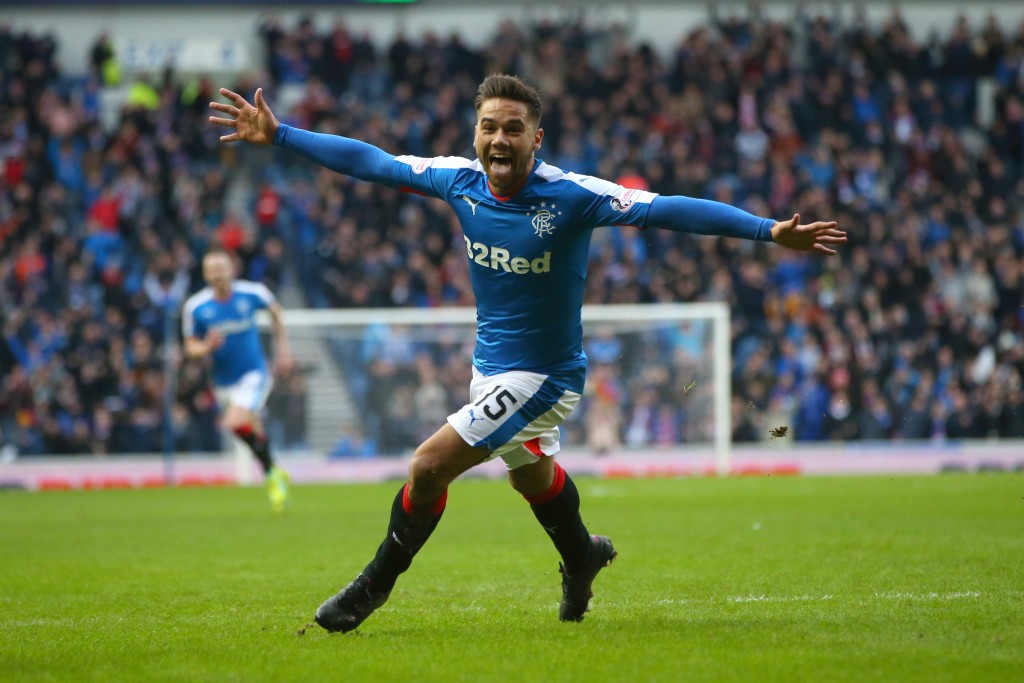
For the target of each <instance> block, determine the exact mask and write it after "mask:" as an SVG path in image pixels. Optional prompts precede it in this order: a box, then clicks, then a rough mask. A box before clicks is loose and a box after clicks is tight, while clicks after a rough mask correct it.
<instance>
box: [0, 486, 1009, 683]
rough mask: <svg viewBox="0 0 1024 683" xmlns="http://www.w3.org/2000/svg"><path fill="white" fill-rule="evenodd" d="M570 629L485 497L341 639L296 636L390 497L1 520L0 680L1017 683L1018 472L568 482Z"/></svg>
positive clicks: (78, 503) (123, 506) (84, 508)
mask: <svg viewBox="0 0 1024 683" xmlns="http://www.w3.org/2000/svg"><path fill="white" fill-rule="evenodd" d="M578 484H579V488H580V492H581V495H582V498H583V516H584V520H585V521H586V522H587V524H588V525H589V527H590V529H591V530H592V531H594V532H600V533H603V534H607V535H609V536H611V538H612V539H613V540H614V541H615V545H616V548H617V549H618V550H619V558H618V559H617V560H616V561H615V563H614V564H613V565H612V567H611V568H610V569H607V570H605V571H604V572H602V574H601V575H600V576H599V577H598V579H597V581H596V582H595V592H596V597H595V598H594V600H593V601H592V609H591V612H590V614H589V615H588V616H587V618H586V620H585V621H584V622H583V623H580V624H563V623H560V622H559V621H558V617H557V612H558V600H559V597H560V588H559V580H560V577H559V574H558V572H557V557H556V555H555V552H554V549H553V548H552V547H551V545H550V543H549V542H548V540H547V538H546V537H545V536H544V534H543V532H542V531H541V529H540V528H539V526H538V525H537V523H536V522H535V521H534V519H533V516H532V515H531V514H530V511H529V509H528V507H527V505H526V503H525V502H523V501H522V499H521V498H519V497H518V496H517V495H516V494H515V493H514V492H513V491H512V490H511V488H510V487H508V485H507V484H505V483H504V482H497V481H484V480H479V479H468V480H466V481H458V482H456V483H455V484H454V485H453V486H452V489H451V493H450V496H449V501H448V510H447V512H446V513H445V519H444V520H443V522H442V523H441V526H440V527H439V528H438V530H437V532H436V533H435V535H434V537H433V538H432V539H431V541H430V543H429V544H428V545H427V546H426V547H425V548H424V550H423V551H422V552H421V553H420V555H419V557H417V559H416V561H415V562H414V564H413V567H412V569H411V570H410V572H409V573H408V574H406V575H405V576H404V577H402V579H401V580H400V581H399V584H398V586H397V587H396V589H395V592H394V593H393V594H392V597H391V600H390V602H388V603H387V604H386V605H385V606H384V607H383V608H382V609H381V610H380V611H378V612H377V613H376V614H374V615H373V616H372V617H371V618H370V619H369V620H367V622H366V623H364V624H363V625H362V627H361V628H359V629H358V630H357V631H355V632H354V633H351V634H347V635H340V634H338V635H328V634H327V633H325V632H323V631H321V630H320V629H319V628H318V627H316V626H315V625H310V624H311V621H312V615H313V611H314V610H315V609H316V607H317V605H319V604H320V602H321V601H322V600H323V599H325V598H326V597H328V596H329V595H331V594H333V593H334V592H335V591H337V590H338V589H339V588H340V587H341V586H342V585H344V584H345V583H346V582H347V581H348V580H349V579H351V578H352V577H353V576H354V575H355V574H356V573H357V572H358V571H359V570H360V569H361V568H362V567H363V565H364V564H365V563H366V561H367V560H368V559H369V558H370V556H371V554H372V552H373V550H374V549H375V548H376V545H377V543H378V542H379V540H380V538H381V537H382V535H383V531H384V528H385V524H386V515H387V512H388V509H389V506H390V504H391V499H392V496H393V494H394V492H395V491H396V490H397V488H398V485H399V484H398V483H397V482H396V483H393V484H385V485H346V486H342V485H334V486H326V485H323V486H299V487H296V488H295V491H294V501H293V504H292V507H291V508H290V509H289V510H288V512H287V513H285V514H283V515H274V514H273V513H271V511H270V509H269V505H268V503H267V501H266V499H265V496H264V492H263V491H262V490H261V489H258V488H207V489H194V488H192V489H189V488H185V489H157V490H139V491H128V490H118V491H84V492H56V493H35V494H26V493H5V494H2V495H0V547H2V552H0V680H2V681H103V682H104V683H109V682H110V681H216V682H218V683H224V682H226V681H246V682H248V681H302V682H303V683H318V682H320V681H352V682H359V681H443V682H445V683H451V682H453V681H473V682H479V681H545V682H546V681H586V682H591V683H603V682H607V681H671V682H676V681H752V680H753V681H759V682H765V681H785V682H790V681H816V682H817V681H858V682H860V681H1022V680H1024V473H1020V472H1016V473H1000V474H996V473H990V474H977V475H964V474H957V475H939V476H924V477H909V476H897V477H890V476H875V477H842V478H838V477H837V478H814V477H763V478H693V479H674V480H669V479H658V480H592V479H580V480H579V481H578Z"/></svg>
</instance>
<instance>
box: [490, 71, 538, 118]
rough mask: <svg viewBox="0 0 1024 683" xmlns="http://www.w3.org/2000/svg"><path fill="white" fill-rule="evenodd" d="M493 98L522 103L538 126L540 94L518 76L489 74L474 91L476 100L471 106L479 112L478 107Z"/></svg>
mask: <svg viewBox="0 0 1024 683" xmlns="http://www.w3.org/2000/svg"><path fill="white" fill-rule="evenodd" d="M495 97H500V98H502V99H506V100H515V101H516V102H522V103H524V104H525V105H526V107H527V109H528V110H529V113H530V118H532V119H533V120H534V122H535V123H536V124H537V125H538V126H539V125H540V115H541V111H542V110H543V107H542V105H541V100H540V94H539V93H538V92H537V90H536V88H534V87H533V86H530V85H527V84H526V82H524V81H523V80H522V79H521V78H519V77H518V76H509V75H508V74H491V75H490V76H488V77H487V78H485V79H484V80H483V82H482V83H481V84H480V87H478V88H477V89H476V98H475V99H474V100H473V106H475V107H476V110H477V112H479V111H480V105H481V104H483V103H484V100H490V99H494V98H495Z"/></svg>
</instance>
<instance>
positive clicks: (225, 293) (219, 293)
mask: <svg viewBox="0 0 1024 683" xmlns="http://www.w3.org/2000/svg"><path fill="white" fill-rule="evenodd" d="M213 298H214V299H220V300H221V301H223V300H224V299H230V298H231V285H228V286H227V287H224V288H222V289H214V290H213Z"/></svg>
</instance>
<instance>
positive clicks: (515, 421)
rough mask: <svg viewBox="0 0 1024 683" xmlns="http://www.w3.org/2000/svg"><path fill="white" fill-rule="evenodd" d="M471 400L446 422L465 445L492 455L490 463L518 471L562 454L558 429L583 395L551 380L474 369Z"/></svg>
mask: <svg viewBox="0 0 1024 683" xmlns="http://www.w3.org/2000/svg"><path fill="white" fill-rule="evenodd" d="M469 400H470V401H471V403H467V404H466V405H464V406H462V408H460V409H459V411H458V412H456V413H453V414H451V415H449V416H448V424H450V425H451V426H452V427H453V428H454V429H455V431H456V432H458V433H459V436H461V437H462V438H463V439H464V440H465V441H466V443H468V444H470V445H472V446H476V447H482V448H487V449H489V450H490V451H491V454H490V456H489V457H488V458H486V460H493V459H494V458H496V457H500V458H501V459H502V460H504V461H505V467H506V468H508V469H510V470H514V469H516V468H517V467H522V466H523V465H529V464H530V463H534V462H537V460H538V459H540V458H542V457H544V456H546V455H554V454H555V453H557V452H558V449H559V448H560V445H559V442H558V425H560V424H561V423H562V422H564V421H565V418H567V417H568V416H569V413H571V412H572V411H573V409H574V408H575V407H576V404H577V403H579V402H580V395H579V394H577V393H576V392H574V391H570V390H568V389H566V388H565V387H563V386H561V385H560V384H559V383H558V382H556V381H555V380H553V379H552V378H551V377H549V376H548V375H539V374H537V373H535V372H521V371H514V372H503V373H501V374H497V375H488V376H484V375H483V374H481V373H480V371H479V370H477V369H476V368H473V381H472V382H470V385H469Z"/></svg>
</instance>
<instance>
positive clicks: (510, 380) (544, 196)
mask: <svg viewBox="0 0 1024 683" xmlns="http://www.w3.org/2000/svg"><path fill="white" fill-rule="evenodd" d="M220 94H221V95H222V96H224V97H225V98H226V99H227V100H229V103H227V104H225V103H218V102H212V103H211V104H210V106H211V107H212V108H213V109H214V110H215V111H217V112H220V113H221V114H224V115H225V116H211V117H210V121H211V123H213V124H216V125H219V126H224V127H227V128H230V129H233V130H232V131H231V132H230V133H228V134H225V135H223V136H221V138H220V139H221V140H222V141H224V142H232V141H236V140H244V141H247V142H252V143H259V144H273V145H277V146H279V147H283V148H285V149H289V150H292V151H294V152H297V153H299V154H301V155H303V156H305V157H307V158H309V159H311V160H313V161H315V162H317V163H318V164H321V165H323V166H325V167H327V168H330V169H332V170H334V171H337V172H339V173H344V174H346V175H350V176H353V177H355V178H359V179H362V180H368V181H374V182H379V183H384V184H387V185H390V186H392V187H397V188H401V189H403V190H407V191H410V192H416V193H420V194H424V195H427V196H431V197H439V198H441V199H443V200H445V201H446V202H448V204H449V205H450V206H451V207H452V209H453V210H454V211H455V213H456V215H457V216H458V219H459V222H460V224H461V226H462V230H463V235H464V236H465V240H466V252H467V258H468V259H469V261H470V274H471V275H470V276H471V279H472V285H473V292H474V294H475V296H476V304H477V321H478V325H477V340H476V348H475V351H474V354H473V380H472V383H471V385H470V388H469V389H470V402H469V403H467V404H466V405H465V406H463V407H462V408H461V409H460V410H458V411H457V412H455V413H454V414H452V415H450V416H448V420H447V424H445V425H443V426H442V427H441V428H440V429H438V430H437V432H436V433H434V434H433V435H432V436H431V437H429V438H428V439H427V440H426V441H425V442H424V443H423V444H422V445H420V446H419V448H417V449H416V451H415V453H414V455H413V457H412V461H411V463H410V465H409V478H408V481H407V483H406V484H405V485H404V486H403V487H402V489H401V490H400V491H399V492H398V494H397V495H396V496H395V499H394V503H393V504H392V507H391V518H390V522H389V525H388V530H387V535H386V536H385V537H384V540H383V541H382V542H381V544H380V546H379V547H378V548H377V552H376V555H375V556H374V558H373V559H372V560H371V561H370V563H369V564H368V565H366V567H365V569H364V570H363V571H362V572H361V573H360V574H359V575H358V576H357V577H356V578H355V580H353V581H352V582H351V583H350V584H348V585H347V586H346V587H345V588H343V589H342V590H341V591H340V592H339V593H338V594H337V595H335V596H333V597H331V598H329V599H328V600H327V601H325V602H324V603H323V604H322V605H321V606H320V608H319V609H318V610H317V611H316V617H315V619H316V622H317V623H318V624H319V625H320V626H322V627H323V628H325V629H327V630H328V631H350V630H352V629H354V628H356V627H357V626H359V624H361V623H362V622H363V620H365V619H366V618H367V617H368V616H369V615H370V614H371V613H372V612H373V611H374V610H375V609H377V608H378V607H380V606H381V605H382V604H384V602H385V601H386V600H387V599H388V595H389V594H390V592H391V590H392V588H393V586H394V585H395V581H396V579H397V578H398V576H399V575H400V574H401V573H402V572H404V571H405V570H406V569H408V568H409V566H410V564H411V562H412V559H413V557H414V556H415V554H416V553H417V551H419V549H420V548H421V547H422V546H423V544H424V543H425V542H426V541H427V539H428V538H429V536H430V534H431V532H432V531H433V530H434V528H435V527H436V526H437V523H438V521H439V520H440V518H441V514H442V512H443V511H444V509H445V502H446V500H447V495H448V485H449V484H450V483H451V482H452V481H453V480H454V479H455V478H456V477H458V476H459V475H460V474H462V473H463V472H465V471H467V470H468V469H470V468H472V467H473V466H475V465H477V464H479V463H481V462H483V461H485V460H490V459H492V458H495V457H500V458H501V459H502V460H504V462H505V465H506V467H507V469H508V478H509V481H510V483H511V485H512V487H513V488H514V489H515V490H516V491H518V492H519V493H520V494H522V495H523V497H524V498H525V499H526V500H527V501H528V502H529V503H530V507H531V509H532V510H533V513H534V515H535V516H536V517H537V520H538V521H539V522H540V524H541V526H542V527H543V528H544V530H545V531H546V532H547V534H548V536H549V537H550V538H551V540H552V542H553V543H554V545H555V548H556V549H557V551H558V553H559V554H560V555H561V558H562V566H561V571H562V602H561V607H560V609H559V618H560V619H562V620H563V621H581V620H582V619H583V616H584V613H585V612H586V611H587V608H588V605H589V601H590V598H591V596H592V593H591V585H592V583H593V581H594V578H595V577H596V576H597V574H598V572H599V571H600V570H601V569H602V568H603V567H606V566H607V565H608V564H609V563H610V562H611V561H612V559H613V558H614V557H615V555H616V552H615V549H614V548H613V547H612V542H611V541H610V540H609V539H608V538H607V537H604V536H596V535H591V534H590V533H589V532H588V531H587V529H586V527H585V526H584V524H583V521H582V519H581V517H580V512H579V507H580V499H579V493H578V492H577V489H576V486H575V484H574V483H573V480H572V478H570V477H569V475H568V474H567V473H566V472H565V470H563V469H562V468H561V467H560V466H559V465H558V463H556V462H555V459H554V457H553V456H554V455H555V454H556V453H557V452H558V450H559V431H558V425H559V424H560V423H562V422H563V421H564V420H565V418H566V417H567V416H568V415H569V413H570V412H571V411H572V410H573V408H574V407H575V406H576V404H577V403H578V402H579V400H580V394H581V392H582V391H583V384H584V378H585V374H586V364H587V359H586V356H585V354H584V353H583V346H582V322H581V312H582V305H583V287H584V282H585V278H586V272H587V257H588V251H589V244H590V237H591V233H592V231H593V229H594V228H596V227H598V226H605V225H632V226H638V227H647V228H667V229H669V230H680V231H686V232H693V233H700V234H707V235H729V236H732V237H743V238H747V239H752V240H763V241H766V242H768V241H774V242H775V243H777V244H780V245H782V246H785V247H789V248H791V249H797V250H802V251H810V250H813V251H817V252H819V253H822V254H834V253H835V250H834V249H833V247H834V246H835V245H837V244H839V243H841V242H845V241H846V236H845V233H844V232H842V231H841V230H839V229H837V227H836V224H835V223H834V222H818V223H811V224H807V225H802V224H800V218H799V216H798V215H794V216H793V217H792V218H790V219H789V220H785V221H775V220H772V219H770V218H759V217H757V216H753V215H750V214H748V213H746V212H744V211H741V210H739V209H736V208H733V207H731V206H728V205H725V204H720V203H717V202H711V201H705V200H700V199H692V198H688V197H682V196H671V197H669V196H658V195H655V194H653V193H650V192H643V191H639V190H632V189H627V188H625V187H622V186H619V185H616V184H615V183H611V182H608V181H606V180H601V179H599V178H594V177H590V176H584V175H578V174H575V173H566V172H564V171H562V170H560V169H558V168H555V167H553V166H550V165H549V164H546V163H544V162H543V161H541V160H539V159H537V157H536V153H537V151H538V150H540V148H541V143H542V142H543V139H544V130H543V129H542V128H541V127H540V121H541V99H540V96H539V95H538V93H537V92H536V90H534V89H533V88H532V87H530V86H529V85H527V84H525V83H524V82H523V81H521V80H519V79H518V78H516V77H514V76H508V75H492V76H489V77H487V78H486V79H485V80H484V81H483V82H482V83H481V84H480V86H479V88H478V90H477V95H476V99H475V105H476V112H477V123H476V128H475V134H474V147H475V150H476V154H477V158H476V159H475V160H471V159H464V158H460V157H436V158H418V157H411V156H392V155H391V154H388V153H386V152H384V151H382V150H380V149H378V148H376V147H374V146H372V145H369V144H366V143H364V142H361V141H358V140H353V139H350V138H345V137H341V136H335V135H323V134H317V133H312V132H309V131H305V130H299V129H296V128H292V127H290V126H287V125H283V124H281V123H279V122H278V121H277V120H276V119H275V117H274V114H273V113H272V112H271V110H270V108H269V107H268V106H267V103H266V100H265V99H264V97H263V92H262V89H257V90H256V93H255V96H254V102H253V103H252V104H250V103H249V102H248V101H246V99H245V98H244V97H242V96H241V95H239V94H237V93H234V92H231V91H229V90H226V89H222V90H221V91H220Z"/></svg>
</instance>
